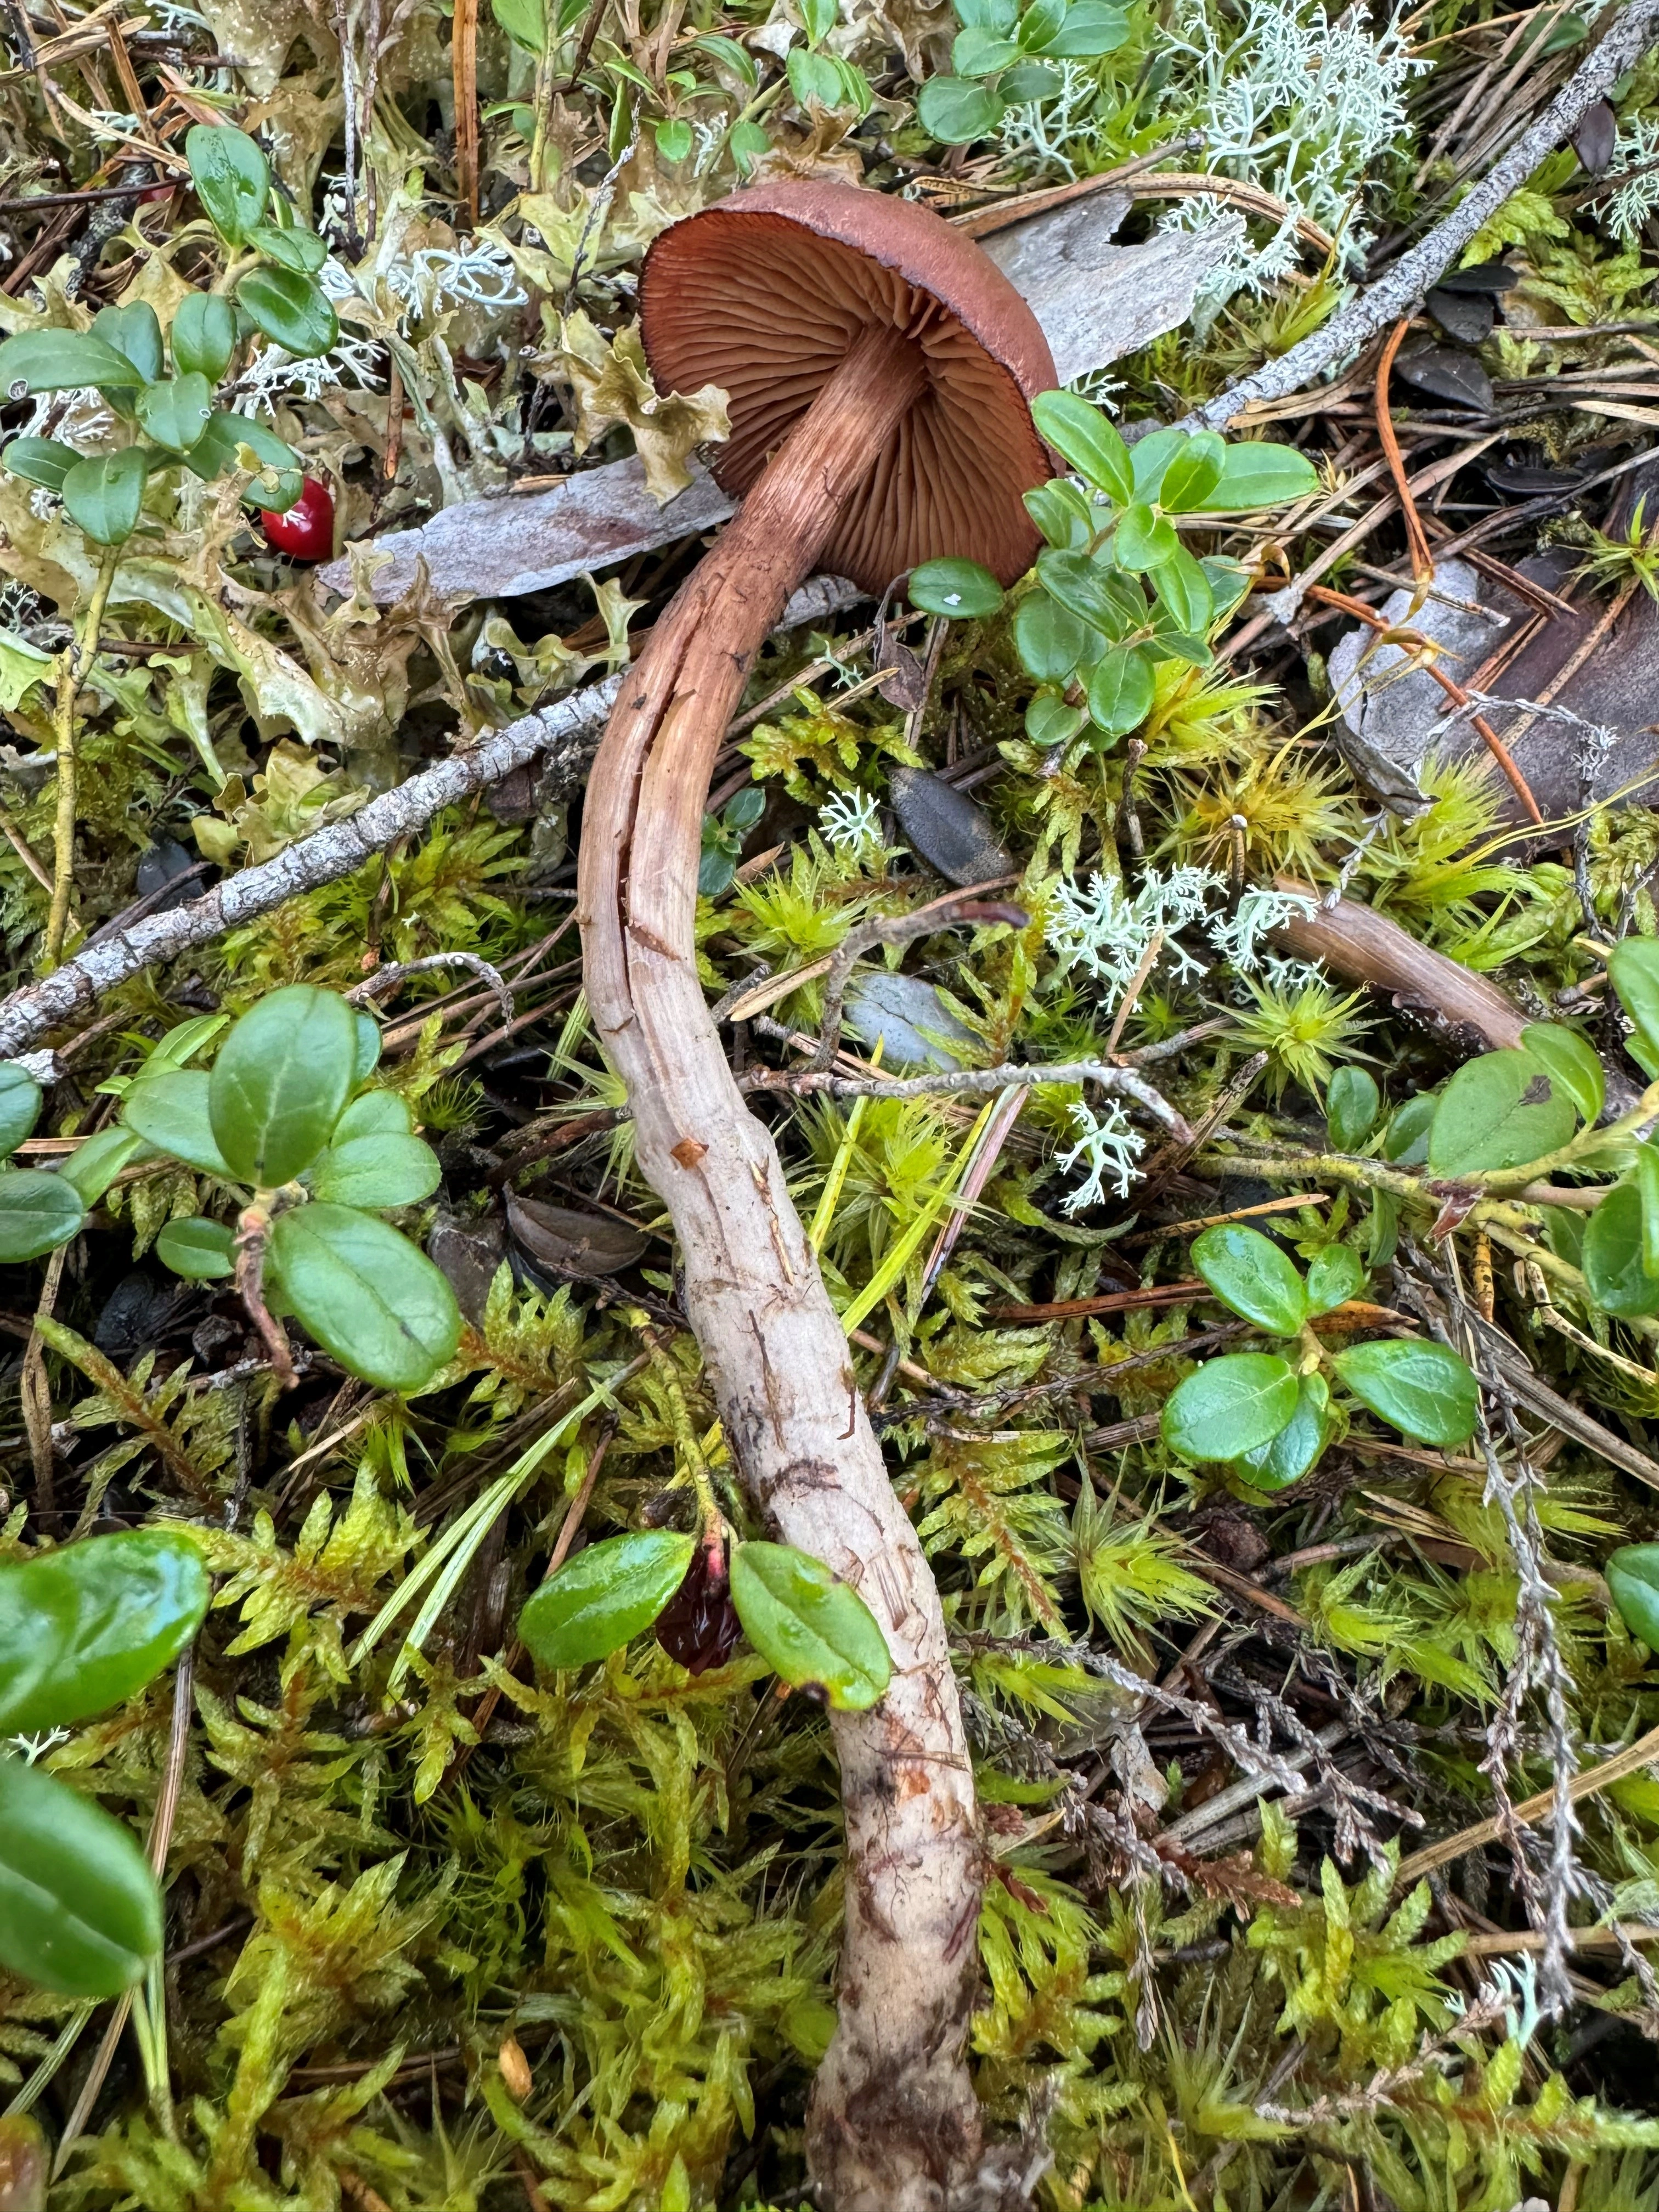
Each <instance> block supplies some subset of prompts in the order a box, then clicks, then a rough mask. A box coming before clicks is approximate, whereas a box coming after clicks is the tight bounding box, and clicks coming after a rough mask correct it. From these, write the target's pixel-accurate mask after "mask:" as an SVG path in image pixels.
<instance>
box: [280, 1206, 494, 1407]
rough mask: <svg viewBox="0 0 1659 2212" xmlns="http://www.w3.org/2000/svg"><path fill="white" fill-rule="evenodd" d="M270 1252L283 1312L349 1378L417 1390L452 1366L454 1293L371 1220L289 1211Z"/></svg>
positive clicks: (326, 1209) (347, 1209)
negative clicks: (284, 1299)
mask: <svg viewBox="0 0 1659 2212" xmlns="http://www.w3.org/2000/svg"><path fill="white" fill-rule="evenodd" d="M270 1257H271V1259H272V1261H274V1262H275V1266H276V1273H277V1276H278V1279H279V1280H280V1284H281V1286H282V1290H283V1294H284V1295H285V1297H287V1299H288V1303H289V1307H290V1308H291V1310H293V1312H294V1313H295V1316H297V1317H298V1319H299V1320H300V1321H301V1323H302V1324H303V1325H304V1327H305V1328H307V1329H308V1330H309V1331H310V1333H311V1334H312V1335H313V1336H314V1337H315V1338H316V1340H317V1341H318V1343H319V1344H320V1345H321V1346H322V1347H323V1349H324V1351H325V1352H330V1353H331V1354H332V1355H333V1357H334V1358H336V1359H337V1360H338V1361H339V1363H340V1364H341V1366H342V1367H343V1368H344V1369H345V1370H347V1372H348V1373H349V1374H352V1375H356V1376H358V1377H359V1378H360V1379H361V1380H362V1381H363V1382H365V1383H377V1384H379V1386H380V1388H381V1389H386V1390H418V1389H422V1388H423V1387H424V1386H425V1385H426V1384H427V1383H429V1382H430V1381H431V1380H432V1377H433V1376H435V1374H436V1373H437V1372H438V1370H439V1369H440V1368H441V1367H443V1366H445V1365H446V1364H447V1363H448V1362H449V1361H450V1360H451V1359H453V1358H454V1356H455V1346H456V1345H457V1344H458V1343H459V1341H460V1334H461V1316H460V1311H459V1308H458V1307H457V1305H456V1304H455V1294H454V1292H453V1291H452V1290H451V1289H450V1287H449V1285H448V1284H447V1282H446V1281H445V1280H444V1278H443V1277H442V1276H441V1274H440V1273H439V1272H438V1270H437V1269H436V1268H435V1267H434V1266H433V1264H432V1262H431V1261H430V1260H428V1258H427V1256H426V1255H425V1254H424V1253H423V1252H421V1251H418V1250H417V1249H416V1247H415V1246H414V1245H413V1244H411V1243H410V1241H409V1239H408V1237H401V1236H399V1235H398V1231H396V1230H395V1229H393V1228H391V1227H389V1226H388V1225H387V1224H386V1222H384V1221H379V1220H377V1219H376V1218H375V1217H374V1215H373V1214H372V1213H360V1212H358V1211H357V1209H356V1207H355V1206H328V1205H325V1204H322V1203H321V1202H319V1201H313V1204H311V1205H309V1206H295V1208H294V1209H293V1210H292V1212H287V1213H282V1214H279V1215H278V1216H277V1218H276V1222H275V1224H274V1225H273V1226H272V1229H271V1234H270Z"/></svg>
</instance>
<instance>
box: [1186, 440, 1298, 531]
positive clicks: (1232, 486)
mask: <svg viewBox="0 0 1659 2212" xmlns="http://www.w3.org/2000/svg"><path fill="white" fill-rule="evenodd" d="M1318 483H1319V475H1318V471H1316V469H1315V467H1314V465H1313V463H1312V462H1311V461H1310V459H1308V457H1307V455H1306V454H1305V453H1297V450H1296V448H1295V447H1293V446H1271V445H1267V444H1264V443H1258V442H1257V441H1255V440H1248V441H1245V442H1243V443H1242V444H1239V445H1234V446H1229V447H1228V448H1227V458H1226V460H1225V463H1224V465H1223V466H1222V471H1221V476H1220V480H1219V481H1218V483H1217V484H1216V486H1215V488H1214V489H1213V490H1212V492H1211V493H1210V494H1209V496H1208V497H1207V499H1206V501H1205V507H1206V511H1207V512H1208V513H1212V514H1242V513H1254V512H1255V510H1256V509H1257V508H1258V507H1282V506H1283V505H1284V504H1285V501H1288V500H1292V499H1305V498H1306V497H1307V495H1308V494H1309V493H1310V491H1312V490H1314V489H1316V487H1317V485H1318Z"/></svg>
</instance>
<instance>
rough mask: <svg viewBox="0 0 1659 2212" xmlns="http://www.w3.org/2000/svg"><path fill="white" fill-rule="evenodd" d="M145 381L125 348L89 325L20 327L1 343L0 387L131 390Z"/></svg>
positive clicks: (18, 393) (16, 393)
mask: <svg viewBox="0 0 1659 2212" xmlns="http://www.w3.org/2000/svg"><path fill="white" fill-rule="evenodd" d="M146 381H147V379H146V378H145V377H143V375H142V374H140V373H139V371H138V370H137V369H136V368H134V367H133V365H132V363H131V362H130V361H129V360H128V359H127V357H126V356H125V354H124V353H118V352H117V350H116V349H115V348H114V347H113V346H112V345H111V344H110V343H109V341H108V340H107V339H106V338H100V337H94V336H93V334H92V332H91V331H19V332H18V334H17V336H16V337H11V338H8V339H7V340H6V342H5V343H4V344H3V345H0V392H4V393H5V394H6V395H7V397H8V398H15V399H21V398H24V397H25V395H26V394H27V393H28V392H68V391H71V390H78V389H80V388H81V387H82V386H94V387H95V388H96V389H97V390H98V391H100V392H136V391H137V389H138V387H139V386H140V385H141V384H143V383H145V382H146Z"/></svg>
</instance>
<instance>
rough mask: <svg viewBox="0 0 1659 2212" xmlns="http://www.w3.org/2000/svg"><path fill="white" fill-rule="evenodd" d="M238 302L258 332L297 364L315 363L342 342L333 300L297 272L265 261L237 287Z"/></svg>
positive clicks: (250, 271)
mask: <svg viewBox="0 0 1659 2212" xmlns="http://www.w3.org/2000/svg"><path fill="white" fill-rule="evenodd" d="M236 301H237V305H238V306H239V307H244V308H246V311H247V314H248V318H249V319H250V320H251V321H252V325H253V326H254V328H255V329H256V330H257V331H261V332H262V333H263V334H264V336H265V337H268V338H269V339H270V342H271V343H272V344H273V345H279V346H281V347H282V349H283V352H284V353H290V354H292V355H293V356H294V357H295V360H296V361H311V360H314V359H316V358H317V357H318V356H320V355H322V354H325V353H326V352H327V351H328V350H329V349H330V348H331V346H333V345H336V344H337V343H338V342H339V337H340V323H339V318H338V317H337V315H336V313H335V312H334V304H333V302H332V301H331V300H330V299H329V297H328V295H327V294H326V293H325V292H322V291H319V289H318V288H317V286H316V285H315V284H314V283H313V282H312V280H311V278H310V277H309V276H301V275H300V274H299V273H298V271H297V270H293V269H277V268H273V267H272V266H271V264H270V263H269V262H262V263H261V264H260V265H259V267H258V268H257V269H250V270H248V272H247V275H246V276H244V277H243V279H242V281H241V283H240V284H238V286H237V287H236Z"/></svg>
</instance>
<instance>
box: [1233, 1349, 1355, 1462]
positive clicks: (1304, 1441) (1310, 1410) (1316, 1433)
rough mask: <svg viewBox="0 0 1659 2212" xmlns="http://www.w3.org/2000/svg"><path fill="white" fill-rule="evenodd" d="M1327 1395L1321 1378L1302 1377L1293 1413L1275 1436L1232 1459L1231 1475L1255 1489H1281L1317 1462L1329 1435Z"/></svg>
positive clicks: (1329, 1401) (1328, 1396) (1328, 1394)
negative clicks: (1235, 1475) (1232, 1473)
mask: <svg viewBox="0 0 1659 2212" xmlns="http://www.w3.org/2000/svg"><path fill="white" fill-rule="evenodd" d="M1330 1404H1331V1394H1330V1390H1329V1389H1328V1386H1327V1384H1326V1382H1325V1378H1324V1376H1322V1375H1304V1376H1302V1377H1301V1382H1300V1387H1299V1388H1298V1389H1297V1400H1296V1411H1295V1412H1294V1413H1292V1414H1291V1418H1290V1419H1289V1420H1288V1421H1286V1422H1285V1425H1284V1427H1283V1428H1282V1429H1281V1430H1280V1431H1279V1434H1278V1435H1277V1436H1276V1437H1269V1438H1268V1440H1267V1443H1265V1444H1258V1445H1257V1446H1256V1447H1255V1450H1254V1451H1248V1452H1245V1453H1243V1454H1242V1455H1241V1456H1240V1457H1239V1458H1237V1459H1236V1460H1235V1461H1234V1462H1233V1463H1232V1465H1233V1472H1234V1473H1235V1474H1237V1476H1238V1477H1239V1479H1240V1480H1242V1481H1244V1482H1248V1483H1249V1484H1250V1485H1251V1486H1252V1487H1253V1488H1255V1489H1256V1490H1267V1491H1274V1490H1285V1489H1288V1488H1289V1486H1290V1485H1291V1483H1293V1482H1300V1480H1302V1478H1303V1476H1304V1474H1307V1473H1308V1471H1309V1470H1310V1468H1312V1467H1313V1466H1314V1465H1315V1464H1316V1462H1317V1460H1318V1458H1319V1455H1320V1454H1321V1453H1322V1451H1323V1450H1324V1449H1325V1443H1326V1439H1327V1437H1328V1436H1329V1433H1330V1427H1331V1420H1330Z"/></svg>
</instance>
